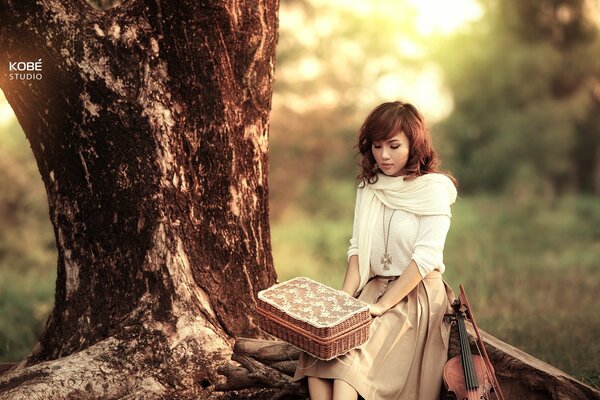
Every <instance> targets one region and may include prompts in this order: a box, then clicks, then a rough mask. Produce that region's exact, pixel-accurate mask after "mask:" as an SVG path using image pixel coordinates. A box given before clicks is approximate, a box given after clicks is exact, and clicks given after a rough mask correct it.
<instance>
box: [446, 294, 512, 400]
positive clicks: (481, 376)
mask: <svg viewBox="0 0 600 400" xmlns="http://www.w3.org/2000/svg"><path fill="white" fill-rule="evenodd" d="M452 308H453V309H454V314H450V315H447V317H449V318H450V319H451V320H453V321H456V324H457V326H458V334H459V338H460V355H459V356H456V357H453V358H451V359H450V360H448V362H446V365H445V366H444V374H443V378H444V386H445V388H446V393H447V396H446V398H447V399H456V400H493V399H496V400H504V396H503V395H502V392H501V390H500V385H499V384H498V380H497V379H496V374H495V372H494V367H493V366H492V363H491V362H490V358H489V356H488V355H487V351H486V350H485V346H484V345H483V340H482V339H481V335H480V334H479V330H478V329H477V324H476V323H475V319H474V317H473V311H472V309H471V307H470V306H469V301H468V299H467V295H466V294H465V290H464V288H463V286H462V285H460V296H459V298H458V299H456V300H454V303H453V304H452ZM466 319H469V320H470V321H471V324H472V325H473V329H474V331H475V335H476V337H477V341H476V346H477V349H478V351H479V353H480V354H479V355H473V354H472V353H471V346H470V345H469V337H468V335H467V328H466V325H465V320H466Z"/></svg>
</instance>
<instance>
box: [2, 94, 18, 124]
mask: <svg viewBox="0 0 600 400" xmlns="http://www.w3.org/2000/svg"><path fill="white" fill-rule="evenodd" d="M15 118H16V117H15V113H14V112H13V110H12V108H11V106H10V104H8V101H7V100H6V97H4V93H3V92H2V90H0V127H4V126H8V125H10V124H12V123H13V122H14V120H15Z"/></svg>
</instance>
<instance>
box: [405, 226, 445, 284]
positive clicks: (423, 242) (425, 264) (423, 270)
mask: <svg viewBox="0 0 600 400" xmlns="http://www.w3.org/2000/svg"><path fill="white" fill-rule="evenodd" d="M449 229H450V217H449V216H446V215H424V216H420V217H419V232H418V233H417V239H416V241H415V250H414V252H413V255H412V259H413V260H414V261H415V263H416V264H417V267H418V269H419V273H420V274H421V276H422V277H423V278H424V277H425V276H426V275H427V274H428V273H430V272H431V271H433V270H435V269H437V270H439V271H440V272H444V269H445V267H444V244H445V242H446V235H447V234H448V230H449Z"/></svg>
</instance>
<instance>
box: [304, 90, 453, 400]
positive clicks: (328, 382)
mask: <svg viewBox="0 0 600 400" xmlns="http://www.w3.org/2000/svg"><path fill="white" fill-rule="evenodd" d="M357 147H358V150H359V152H360V154H361V155H362V171H361V173H360V175H359V176H358V180H359V182H360V183H359V185H358V190H357V196H356V208H355V214H354V228H353V232H352V239H351V240H350V247H349V249H348V269H347V271H346V276H345V278H344V283H343V287H342V290H344V291H345V292H346V293H348V294H350V295H353V296H355V297H358V298H359V299H360V300H362V301H364V302H366V303H368V304H369V305H370V312H371V315H372V316H373V317H374V319H373V321H372V323H371V331H370V337H369V340H368V341H367V342H366V343H365V344H363V345H362V346H361V347H360V348H358V349H355V350H352V351H350V352H349V353H346V354H344V355H343V356H340V357H337V358H335V359H333V360H330V361H323V360H318V359H315V358H313V357H311V356H309V355H307V354H302V356H301V358H300V362H299V365H298V368H297V369H296V374H295V377H294V378H295V379H296V380H298V379H301V378H304V377H308V387H309V391H310V397H311V399H313V400H327V399H335V400H337V399H344V400H348V399H356V398H357V397H358V395H359V394H360V396H362V397H363V398H365V399H366V400H371V399H378V400H387V399H407V400H415V399H420V400H434V399H439V397H440V389H441V384H442V371H443V367H444V364H445V362H446V359H447V350H448V339H449V335H450V325H449V324H448V323H446V322H444V321H443V317H444V314H445V313H446V312H448V311H450V310H451V307H450V304H451V301H452V300H453V299H454V295H453V293H452V290H451V289H450V288H449V287H448V286H447V285H446V284H445V282H444V281H443V280H442V272H444V269H445V267H444V263H443V255H442V252H443V249H444V242H445V239H446V234H447V233H448V229H449V227H450V217H451V212H450V205H451V204H452V203H454V201H455V200H456V187H455V185H456V183H455V180H454V178H452V177H451V176H448V175H444V174H441V173H438V170H437V168H438V165H439V160H438V156H437V154H436V152H435V151H434V149H433V147H432V145H431V137H430V135H429V132H428V130H427V128H426V126H425V122H424V119H423V117H422V115H421V114H420V113H419V112H418V111H417V109H416V108H415V107H414V106H413V105H411V104H408V103H402V102H400V101H396V102H390V103H384V104H381V105H379V106H378V107H377V108H375V109H374V110H373V111H372V112H371V113H370V114H369V116H368V117H367V118H366V120H365V122H364V124H363V126H362V128H361V130H360V135H359V138H358V145H357Z"/></svg>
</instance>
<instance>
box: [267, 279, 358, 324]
mask: <svg viewBox="0 0 600 400" xmlns="http://www.w3.org/2000/svg"><path fill="white" fill-rule="evenodd" d="M258 298H259V299H260V300H262V301H264V302H265V303H267V304H270V305H271V306H273V307H275V308H277V309H279V310H282V311H283V312H285V313H286V314H287V315H289V316H290V317H292V318H295V319H297V320H299V321H303V322H306V323H307V324H310V325H312V326H314V327H317V328H326V327H331V326H335V325H338V324H340V323H341V322H343V321H344V320H346V319H348V318H350V317H352V316H353V315H356V314H358V313H361V312H363V311H366V310H368V309H369V307H368V305H366V304H365V303H363V302H362V301H360V300H357V299H355V298H354V297H352V296H350V295H348V294H347V293H345V292H342V291H340V290H336V289H333V288H330V287H328V286H325V285H323V284H321V283H319V282H316V281H313V280H312V279H309V278H305V277H298V278H294V279H291V280H289V281H286V282H283V283H280V284H277V285H274V286H271V287H270V288H268V289H265V290H262V291H260V292H259V293H258Z"/></svg>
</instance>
